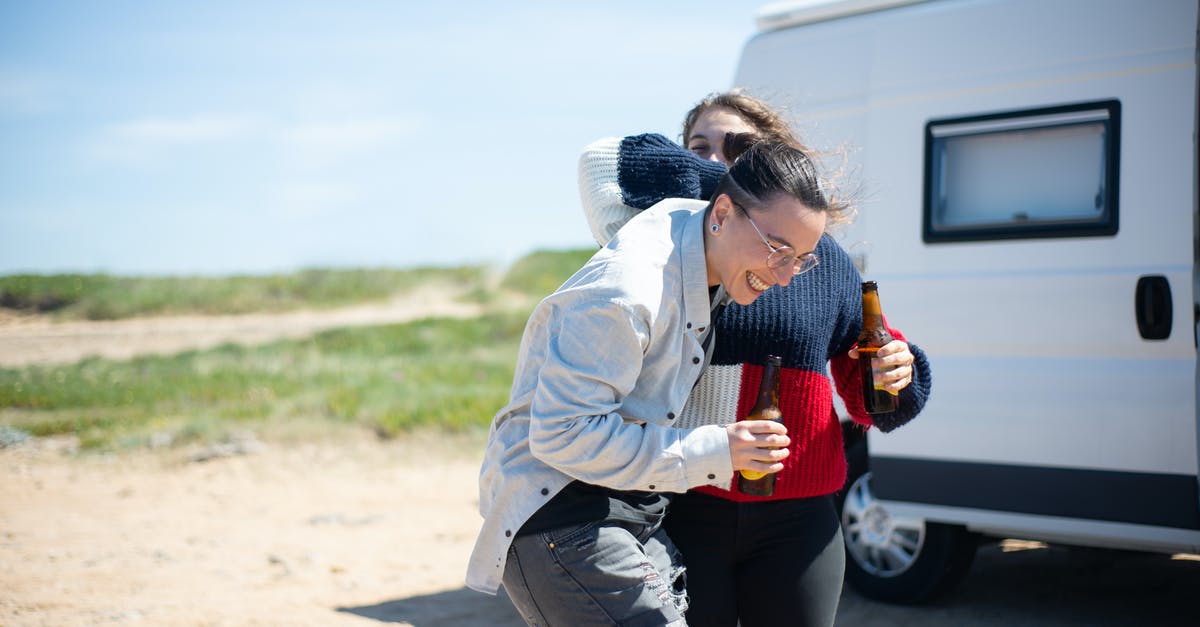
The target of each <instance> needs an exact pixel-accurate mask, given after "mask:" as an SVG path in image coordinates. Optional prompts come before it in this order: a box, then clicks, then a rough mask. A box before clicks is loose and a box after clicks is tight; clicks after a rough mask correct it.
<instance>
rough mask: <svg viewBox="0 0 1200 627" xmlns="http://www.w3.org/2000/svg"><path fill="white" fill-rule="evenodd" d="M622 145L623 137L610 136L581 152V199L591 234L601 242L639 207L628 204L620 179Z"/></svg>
mask: <svg viewBox="0 0 1200 627" xmlns="http://www.w3.org/2000/svg"><path fill="white" fill-rule="evenodd" d="M620 147H621V140H620V138H617V137H608V138H605V139H600V140H597V141H595V142H592V143H591V144H589V145H588V146H587V147H586V148H584V149H583V154H582V155H580V156H579V199H580V201H581V202H582V204H583V215H584V217H585V218H587V223H588V228H590V229H591V231H592V237H594V238H596V243H597V244H599V245H601V246H604V245H605V244H608V240H610V239H612V236H613V235H615V234H616V232H617V230H618V229H620V228H621V226H622V225H624V224H625V223H626V222H628V221H629V219H630V218H632V217H633V216H635V215H637V209H634V208H633V207H630V206H628V205H626V204H625V202H624V200H623V199H622V197H621V186H620V184H619V183H618V182H617V164H618V162H619V156H620Z"/></svg>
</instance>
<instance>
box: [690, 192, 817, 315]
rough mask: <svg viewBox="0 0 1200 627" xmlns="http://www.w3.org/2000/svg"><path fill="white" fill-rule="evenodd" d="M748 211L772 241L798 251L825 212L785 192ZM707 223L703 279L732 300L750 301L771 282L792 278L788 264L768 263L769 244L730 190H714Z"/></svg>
mask: <svg viewBox="0 0 1200 627" xmlns="http://www.w3.org/2000/svg"><path fill="white" fill-rule="evenodd" d="M750 212H751V213H750V215H751V216H752V217H753V220H754V224H756V225H757V226H758V228H759V229H760V230H761V231H762V235H763V236H764V237H766V239H767V242H769V243H770V244H771V246H774V247H780V246H791V247H792V248H793V249H795V250H796V252H797V253H799V254H804V253H807V252H812V251H813V250H815V249H816V247H817V241H818V240H820V239H821V234H822V233H824V232H825V221H826V215H825V214H824V213H822V212H819V211H813V210H812V209H809V208H808V207H807V206H805V205H804V203H802V202H800V201H799V200H798V199H796V198H793V197H791V196H787V195H785V194H780V195H778V196H777V197H776V198H774V199H772V200H771V201H770V202H768V203H767V208H766V209H760V210H755V209H750ZM713 224H716V225H717V230H716V231H715V232H714V231H713V230H712V229H711V226H712V225H713ZM706 228H708V230H707V231H706V232H705V252H706V257H707V262H708V284H709V285H710V286H712V285H717V284H721V285H724V286H725V291H726V292H728V293H729V296H730V298H732V299H733V301H734V302H736V303H738V304H739V305H749V304H750V303H752V302H754V301H755V299H757V298H758V297H759V296H762V294H763V292H765V291H767V289H769V288H771V287H772V286H775V285H780V286H786V285H787V284H788V283H789V282H791V280H792V278H793V276H792V268H791V267H790V266H785V267H783V268H777V269H771V268H770V267H768V266H767V256H768V255H769V254H770V253H771V250H770V249H769V248H767V246H766V244H764V243H763V240H762V238H760V237H759V235H758V233H757V232H756V231H755V230H754V226H752V225H751V223H750V219H748V218H747V216H746V214H745V213H744V212H743V211H742V210H741V209H738V208H737V207H736V206H735V205H734V204H733V201H732V200H731V199H730V198H729V196H727V195H725V194H721V195H720V196H717V199H716V200H715V201H714V204H713V209H712V213H711V215H709V217H708V222H707V224H706Z"/></svg>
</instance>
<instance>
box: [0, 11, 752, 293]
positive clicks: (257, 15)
mask: <svg viewBox="0 0 1200 627" xmlns="http://www.w3.org/2000/svg"><path fill="white" fill-rule="evenodd" d="M763 4H764V3H762V2H738V1H723V2H722V1H710V0H699V1H692V0H689V1H683V0H669V1H658V2H647V1H645V0H629V1H615V2H589V3H569V2H509V3H503V2H482V1H481V2H470V1H466V2H438V3H433V2H429V3H424V2H400V1H378V2H367V1H358V0H350V1H347V2H336V3H335V2H308V1H304V0H300V1H296V0H287V1H261V2H232V1H225V0H215V1H214V0H206V1H193V0H185V1H178V2H171V1H162V2H152V1H149V0H146V1H143V2H133V1H113V2H93V1H83V0H79V1H55V0H47V1H45V2H15V1H14V2H3V3H0V274H11V273H16V272H36V273H50V272H109V273H115V274H149V275H165V274H208V275H222V274H237V273H264V272H279V271H290V270H294V269H298V268H306V267H356V266H358V267H361V266H370V267H378V266H389V267H413V266H420V265H452V264H462V263H471V264H474V263H496V264H503V263H506V262H508V261H511V260H512V259H514V258H516V257H518V256H520V255H522V254H525V253H527V252H529V251H532V250H534V249H537V248H553V249H562V248H571V247H578V246H587V245H589V244H591V239H590V236H589V235H588V230H587V226H586V224H585V222H584V220H583V217H582V215H581V213H580V211H579V199H578V191H577V187H576V178H575V168H576V158H577V156H578V154H579V150H580V148H582V147H583V146H584V145H586V144H587V143H588V142H590V141H592V140H593V139H596V138H599V137H603V136H609V135H623V134H629V133H636V132H642V131H657V132H662V133H664V134H667V135H668V136H669V137H671V138H677V137H678V133H679V122H680V120H681V118H682V116H683V113H684V112H685V111H686V110H687V109H688V108H689V107H691V105H692V104H694V103H695V101H696V100H698V99H699V98H700V97H701V96H703V95H704V94H706V93H708V92H710V91H715V90H721V89H726V88H728V87H730V86H732V80H733V75H734V72H735V69H736V65H737V58H738V55H739V52H740V50H741V48H742V46H743V45H744V44H745V42H746V41H747V40H748V39H749V38H750V37H751V36H752V35H753V34H754V16H755V13H756V11H757V10H758V9H759V8H760V7H761V6H762V5H763Z"/></svg>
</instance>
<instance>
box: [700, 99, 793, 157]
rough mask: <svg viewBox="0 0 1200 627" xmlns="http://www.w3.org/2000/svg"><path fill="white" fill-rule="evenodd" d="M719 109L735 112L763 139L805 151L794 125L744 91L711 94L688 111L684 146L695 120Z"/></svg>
mask: <svg viewBox="0 0 1200 627" xmlns="http://www.w3.org/2000/svg"><path fill="white" fill-rule="evenodd" d="M716 107H724V108H726V109H729V110H731V111H733V112H734V113H736V114H737V115H738V116H739V117H741V118H742V119H743V120H745V121H746V123H747V124H749V125H750V126H752V127H754V133H755V134H756V135H758V136H759V137H760V138H761V139H764V140H767V141H773V142H782V143H787V144H791V145H793V146H796V147H797V148H800V149H804V148H805V146H804V144H802V143H800V140H799V139H796V136H795V135H793V134H792V128H791V126H790V125H789V124H788V123H787V120H785V119H784V118H783V116H782V115H780V114H779V112H778V111H776V110H775V109H772V108H771V106H770V105H768V104H767V103H765V102H763V101H762V100H759V99H758V98H755V97H754V96H751V95H750V94H748V93H746V92H745V91H742V90H741V89H733V90H730V91H726V92H720V93H712V94H709V95H707V96H705V97H704V99H703V100H701V101H700V102H697V103H696V106H694V107H692V109H691V111H688V112H687V115H686V116H684V118H683V144H684V145H685V146H686V145H687V142H688V137H690V136H691V134H692V127H694V126H696V120H698V119H700V116H701V115H703V114H704V112H705V111H708V110H709V109H713V108H716ZM727 154H728V153H727Z"/></svg>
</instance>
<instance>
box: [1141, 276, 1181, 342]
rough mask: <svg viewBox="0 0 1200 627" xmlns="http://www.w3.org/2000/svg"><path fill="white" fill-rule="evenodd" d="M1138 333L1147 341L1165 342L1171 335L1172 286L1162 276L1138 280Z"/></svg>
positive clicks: (1145, 277)
mask: <svg viewBox="0 0 1200 627" xmlns="http://www.w3.org/2000/svg"><path fill="white" fill-rule="evenodd" d="M1134 293H1135V294H1134V303H1133V306H1134V310H1135V311H1136V313H1137V325H1138V333H1141V334H1142V337H1143V338H1145V339H1147V340H1165V339H1167V338H1168V337H1170V335H1171V311H1172V309H1173V306H1172V303H1171V284H1170V283H1169V282H1167V277H1165V276H1162V275H1152V276H1144V277H1141V278H1139V279H1138V282H1137V288H1135V290H1134Z"/></svg>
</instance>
